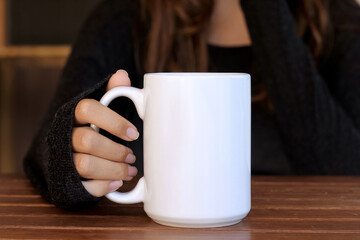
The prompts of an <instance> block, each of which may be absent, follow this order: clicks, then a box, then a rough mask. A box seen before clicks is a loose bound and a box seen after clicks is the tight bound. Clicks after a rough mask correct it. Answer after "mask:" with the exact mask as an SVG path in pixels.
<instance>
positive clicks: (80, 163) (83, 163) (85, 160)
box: [75, 154, 91, 177]
mask: <svg viewBox="0 0 360 240" xmlns="http://www.w3.org/2000/svg"><path fill="white" fill-rule="evenodd" d="M75 167H76V170H77V171H78V173H79V174H80V176H82V177H89V176H90V175H91V159H90V158H89V157H87V156H86V155H83V154H80V155H77V157H76V158H75Z"/></svg>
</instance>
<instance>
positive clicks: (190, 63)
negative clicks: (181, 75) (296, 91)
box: [139, 0, 331, 72]
mask: <svg viewBox="0 0 360 240" xmlns="http://www.w3.org/2000/svg"><path fill="white" fill-rule="evenodd" d="M328 1H329V0H300V1H297V2H298V3H297V5H296V8H295V12H294V16H295V19H296V23H297V28H298V33H299V35H300V36H301V37H302V38H303V39H304V41H305V42H306V43H307V45H308V47H309V50H310V52H311V53H312V55H313V57H314V60H315V62H318V61H319V59H320V56H321V55H322V53H323V51H324V46H325V45H326V40H327V39H328V38H327V35H328V34H329V32H330V29H331V28H330V21H329V16H328ZM140 6H141V9H142V12H141V20H142V21H141V24H143V25H145V26H147V29H146V32H147V36H146V38H145V39H144V42H143V44H142V45H143V46H142V50H141V52H142V53H144V55H142V57H141V59H143V61H141V62H140V63H139V65H140V66H141V68H142V70H143V71H144V72H162V71H207V70H208V56H207V45H206V44H207V43H206V36H205V31H206V25H207V23H208V22H209V20H210V16H211V12H212V9H213V6H214V1H213V0H181V1H174V0H141V1H140ZM139 59H140V58H139Z"/></svg>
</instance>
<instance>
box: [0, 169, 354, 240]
mask: <svg viewBox="0 0 360 240" xmlns="http://www.w3.org/2000/svg"><path fill="white" fill-rule="evenodd" d="M0 182H1V184H0V239H85V240H88V239H207V240H208V239H267V240H269V239H286V240H291V239H320V240H321V239H326V240H332V239H334V240H335V239H336V240H341V239H346V240H349V239H359V240H360V177H259V176H255V177H253V178H252V210H251V211H250V214H249V215H248V216H247V217H246V218H245V219H244V220H243V221H242V222H240V223H239V224H237V225H234V226H229V227H221V228H211V229H183V228H172V227H165V226H161V225H158V224H156V223H154V222H153V221H152V220H151V219H150V218H148V217H147V216H146V214H145V212H144V211H143V209H142V204H134V205H126V206H124V205H117V204H114V203H112V202H110V201H108V200H106V199H104V200H103V201H101V203H100V204H99V205H98V206H96V207H94V208H92V209H87V210H83V211H77V212H71V211H64V210H61V209H58V208H56V207H54V206H52V205H50V204H48V203H47V202H45V201H44V200H43V199H42V198H41V197H40V196H39V195H38V194H37V193H36V191H35V190H34V189H33V188H32V187H31V185H30V184H29V182H28V180H27V179H26V178H25V177H24V176H21V175H20V176H19V175H0ZM131 185H134V183H130V186H129V185H127V186H125V187H124V188H125V189H128V188H129V187H131Z"/></svg>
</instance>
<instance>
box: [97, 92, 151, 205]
mask: <svg viewBox="0 0 360 240" xmlns="http://www.w3.org/2000/svg"><path fill="white" fill-rule="evenodd" d="M117 97H128V98H129V99H130V100H132V101H133V102H134V104H135V107H136V110H137V112H138V114H139V116H140V118H141V119H143V118H144V114H145V104H144V92H143V90H142V89H138V88H134V87H115V88H112V89H110V90H109V91H108V92H106V93H105V94H104V96H103V97H102V98H101V99H100V103H102V104H103V105H105V106H108V105H109V104H110V102H111V101H112V100H114V99H115V98H117ZM91 127H92V128H93V129H94V130H95V131H97V132H99V128H98V127H97V126H95V125H94V124H91ZM145 186H146V185H145V179H144V177H142V178H140V180H139V182H138V183H137V185H136V186H135V188H134V189H133V190H131V191H130V192H126V193H121V192H112V193H109V194H107V195H106V197H107V198H108V199H109V200H111V201H113V202H116V203H123V204H132V203H139V202H143V201H144V193H145Z"/></svg>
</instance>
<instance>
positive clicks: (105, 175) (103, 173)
mask: <svg viewBox="0 0 360 240" xmlns="http://www.w3.org/2000/svg"><path fill="white" fill-rule="evenodd" d="M130 85H131V84H130V79H129V76H128V74H127V72H126V71H124V70H119V71H117V72H116V73H115V74H114V75H112V77H111V78H110V80H109V83H108V85H107V89H106V90H107V91H108V90H110V89H112V88H114V87H119V86H130ZM74 124H75V126H74V129H73V133H72V148H73V159H74V163H75V167H76V170H77V171H78V173H79V175H80V176H81V177H83V178H88V179H90V180H88V181H83V182H82V184H83V185H84V187H85V189H86V190H87V191H88V192H89V193H90V194H92V195H94V196H97V197H100V196H104V195H106V194H108V193H110V192H113V191H115V190H116V189H118V188H119V187H121V186H122V184H123V182H122V181H123V180H126V181H128V180H131V179H132V178H133V177H134V176H135V175H136V174H137V169H136V168H135V167H133V166H130V164H132V163H134V162H135V155H134V154H133V151H132V150H131V149H130V148H128V147H125V146H123V145H121V144H119V143H116V142H114V141H112V140H110V139H109V138H107V137H105V136H103V135H101V134H99V133H97V132H96V131H94V130H93V129H92V128H91V127H89V126H88V124H95V125H96V126H98V127H99V128H101V129H104V130H106V131H107V132H109V133H111V134H113V135H114V136H117V137H119V138H121V139H123V140H125V141H133V140H136V139H137V138H138V137H139V133H138V131H137V129H136V127H135V126H134V125H133V124H132V123H130V122H129V121H128V120H126V119H125V118H124V117H122V116H120V115H119V114H117V113H116V112H114V111H113V110H111V109H110V108H108V107H106V106H104V105H102V104H101V103H100V102H98V101H96V100H94V99H83V100H81V101H80V102H79V103H78V104H77V106H76V109H75V123H74Z"/></svg>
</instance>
